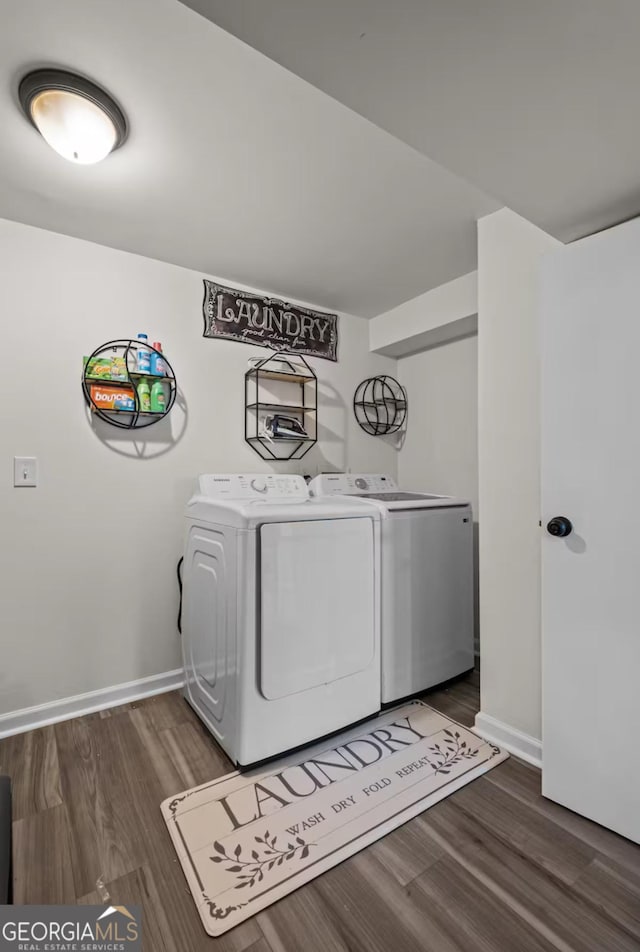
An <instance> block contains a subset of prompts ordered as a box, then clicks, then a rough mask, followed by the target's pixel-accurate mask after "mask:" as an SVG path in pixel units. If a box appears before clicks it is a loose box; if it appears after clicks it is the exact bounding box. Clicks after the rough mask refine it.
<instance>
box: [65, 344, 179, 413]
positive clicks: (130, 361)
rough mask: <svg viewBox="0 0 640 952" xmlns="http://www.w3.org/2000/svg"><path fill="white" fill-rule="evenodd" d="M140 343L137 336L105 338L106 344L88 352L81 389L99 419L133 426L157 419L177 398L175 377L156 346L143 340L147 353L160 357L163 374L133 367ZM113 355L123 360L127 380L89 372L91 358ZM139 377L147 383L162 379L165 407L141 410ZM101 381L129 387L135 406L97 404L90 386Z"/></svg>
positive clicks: (169, 409) (118, 386) (108, 384)
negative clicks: (108, 339)
mask: <svg viewBox="0 0 640 952" xmlns="http://www.w3.org/2000/svg"><path fill="white" fill-rule="evenodd" d="M139 345H140V341H138V340H129V339H122V340H110V341H107V343H106V344H102V345H101V346H100V347H97V348H96V349H95V350H94V352H93V353H92V354H91V355H90V356H89V358H88V359H87V362H86V364H85V366H84V369H83V372H82V392H83V394H84V398H85V400H86V402H87V404H88V405H89V407H90V409H91V412H92V413H94V414H95V415H96V416H98V417H100V419H101V420H104V421H105V422H107V423H110V424H111V425H112V426H117V427H120V428H121V429H123V430H136V429H141V428H142V427H145V426H152V425H153V424H154V423H158V422H159V421H160V420H162V419H164V417H166V416H167V414H168V413H169V412H170V411H171V408H172V407H173V404H174V403H175V400H176V392H177V385H176V377H175V374H174V372H173V368H172V367H171V364H170V363H169V361H168V360H167V357H166V355H165V354H163V353H161V352H160V351H158V350H156V349H155V348H154V347H152V346H151V344H144V347H145V349H146V350H148V351H149V352H150V353H156V354H158V355H159V356H160V357H161V358H162V361H163V364H164V368H165V372H164V374H152V373H143V372H141V371H139V370H137V369H136V368H137V354H138V346H139ZM114 357H117V358H121V359H122V360H123V361H124V364H122V363H121V368H122V370H123V372H124V373H125V374H126V380H122V379H115V380H113V379H111V378H110V377H109V376H101V375H99V374H95V373H91V367H92V361H94V360H99V359H101V358H102V359H105V358H106V359H113V358H114ZM142 379H146V380H147V381H148V382H149V387H151V386H152V384H153V383H155V382H156V381H158V380H160V381H161V382H162V384H163V388H164V397H165V407H164V410H143V409H142V408H141V406H140V397H139V396H138V385H139V383H140V381H141V380H142ZM100 385H102V386H103V387H109V388H112V387H113V388H116V389H122V390H123V391H129V395H131V394H132V395H133V401H134V408H133V409H131V410H129V409H124V408H122V407H111V408H109V407H103V406H98V404H97V403H96V402H95V399H94V397H93V396H92V392H91V388H92V386H100Z"/></svg>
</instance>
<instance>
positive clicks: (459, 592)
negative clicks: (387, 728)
mask: <svg viewBox="0 0 640 952" xmlns="http://www.w3.org/2000/svg"><path fill="white" fill-rule="evenodd" d="M309 488H310V490H311V492H312V495H314V497H316V498H327V497H331V498H335V497H336V496H337V495H339V496H342V497H343V498H351V499H353V498H354V497H359V498H362V499H365V500H368V501H369V502H370V503H371V504H372V506H375V508H376V509H377V510H378V511H379V512H380V514H381V515H382V646H381V652H382V661H381V664H382V701H383V703H384V704H388V703H390V702H392V701H397V700H399V699H400V698H404V697H409V696H410V695H412V694H418V693H419V692H421V691H425V690H426V689H427V688H430V687H433V686H434V685H436V684H441V683H442V682H443V681H448V680H449V678H453V677H456V676H457V675H459V674H462V673H463V672H465V671H468V670H469V669H470V668H472V667H473V664H474V649H473V516H472V511H471V504H470V503H469V502H468V501H467V500H464V499H456V498H454V497H452V496H436V495H431V494H429V493H421V492H403V491H401V490H399V489H398V487H397V485H396V483H395V481H394V480H393V479H392V478H391V477H390V476H384V475H378V474H376V475H369V474H362V475H352V474H349V473H325V474H323V475H320V476H316V477H315V479H313V480H312V481H311V483H310V486H309Z"/></svg>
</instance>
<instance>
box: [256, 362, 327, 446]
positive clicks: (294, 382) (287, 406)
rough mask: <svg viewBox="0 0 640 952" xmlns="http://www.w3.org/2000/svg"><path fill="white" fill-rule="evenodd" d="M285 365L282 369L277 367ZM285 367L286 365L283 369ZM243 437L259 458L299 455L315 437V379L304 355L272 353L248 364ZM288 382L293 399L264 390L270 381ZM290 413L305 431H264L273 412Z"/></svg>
mask: <svg viewBox="0 0 640 952" xmlns="http://www.w3.org/2000/svg"><path fill="white" fill-rule="evenodd" d="M282 367H284V368H285V369H279V368H282ZM286 368H288V369H286ZM244 381H245V383H244V393H245V399H244V438H245V440H246V442H247V443H248V444H249V446H250V447H251V448H252V449H253V450H255V452H256V453H257V454H258V455H259V456H260V457H261V458H262V459H269V460H288V459H302V457H303V456H304V455H305V454H306V453H308V452H309V450H310V449H311V447H312V446H313V444H314V443H316V442H317V439H318V424H317V413H318V381H317V378H316V375H315V373H314V372H313V370H312V369H311V367H310V366H309V364H308V363H307V362H306V360H305V359H304V357H300V356H296V357H295V360H294V359H290V358H289V357H287V356H286V355H283V354H281V353H276V354H272V355H271V356H270V357H266V358H265V359H264V360H261V361H259V362H258V363H256V364H255V365H254V366H253V367H251V368H250V369H249V370H248V371H247V372H246V374H245V377H244ZM273 383H277V384H287V385H291V387H292V388H293V387H295V388H296V389H295V390H293V389H292V391H291V396H292V397H293V399H291V398H289V397H287V398H286V399H285V400H282V401H280V400H278V399H274V395H273V394H269V393H267V394H265V393H264V388H265V387H268V386H269V384H273ZM278 415H280V416H291V417H292V418H293V419H295V420H297V421H298V423H299V424H300V425H301V426H302V428H303V430H304V433H305V434H306V435H302V434H301V435H300V436H295V437H293V436H287V437H284V436H280V437H277V436H274V435H270V434H269V433H268V431H267V426H266V421H267V420H268V419H269V418H270V417H271V418H273V417H274V416H278Z"/></svg>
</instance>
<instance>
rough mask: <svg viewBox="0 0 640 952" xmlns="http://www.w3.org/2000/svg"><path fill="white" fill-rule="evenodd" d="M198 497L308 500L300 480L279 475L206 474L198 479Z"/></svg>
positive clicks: (305, 485) (299, 478)
mask: <svg viewBox="0 0 640 952" xmlns="http://www.w3.org/2000/svg"><path fill="white" fill-rule="evenodd" d="M198 484H199V489H200V495H201V496H210V497H213V498H216V499H219V498H225V499H269V500H275V499H308V498H309V489H308V487H307V484H306V482H305V481H304V478H303V477H302V476H294V475H290V476H289V475H287V476H281V475H280V473H264V474H262V473H207V474H205V475H203V476H199V477H198Z"/></svg>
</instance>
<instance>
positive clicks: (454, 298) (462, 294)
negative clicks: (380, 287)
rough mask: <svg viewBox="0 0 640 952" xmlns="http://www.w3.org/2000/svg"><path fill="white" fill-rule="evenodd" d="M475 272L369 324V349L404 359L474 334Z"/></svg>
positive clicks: (475, 307)
mask: <svg viewBox="0 0 640 952" xmlns="http://www.w3.org/2000/svg"><path fill="white" fill-rule="evenodd" d="M477 312H478V272H477V271H470V272H469V273H468V274H463V275H462V276H461V277H459V278H455V279H454V280H453V281H448V282H447V283H446V284H441V285H439V286H438V287H436V288H432V289H431V290H430V291H425V293H424V294H420V295H418V297H415V298H411V300H409V301H405V302H404V303H403V304H399V305H398V307H394V308H392V309H391V310H390V311H386V312H385V313H384V314H379V315H378V316H377V317H374V318H372V319H371V321H370V322H369V344H370V347H371V350H373V351H375V352H376V353H378V354H386V355H387V356H388V357H405V356H407V355H408V354H414V353H416V352H418V351H421V350H425V349H426V348H427V347H434V346H436V345H437V344H443V343H446V342H447V341H450V340H455V339H456V338H459V337H468V336H469V334H474V333H476V331H477V327H478V325H477V319H476V318H477Z"/></svg>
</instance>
